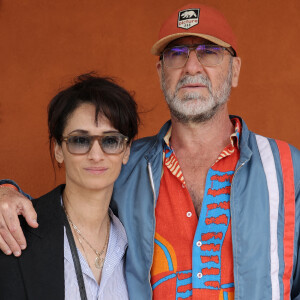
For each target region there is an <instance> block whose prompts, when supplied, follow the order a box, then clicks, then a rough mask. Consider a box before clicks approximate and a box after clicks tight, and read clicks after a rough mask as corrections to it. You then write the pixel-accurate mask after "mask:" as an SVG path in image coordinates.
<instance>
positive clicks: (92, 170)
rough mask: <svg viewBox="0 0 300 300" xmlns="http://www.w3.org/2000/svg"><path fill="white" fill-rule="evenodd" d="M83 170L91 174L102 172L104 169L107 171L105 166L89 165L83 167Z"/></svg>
mask: <svg viewBox="0 0 300 300" xmlns="http://www.w3.org/2000/svg"><path fill="white" fill-rule="evenodd" d="M84 170H86V171H87V172H89V173H91V174H96V175H98V174H102V173H104V172H105V171H107V168H104V167H89V168H84Z"/></svg>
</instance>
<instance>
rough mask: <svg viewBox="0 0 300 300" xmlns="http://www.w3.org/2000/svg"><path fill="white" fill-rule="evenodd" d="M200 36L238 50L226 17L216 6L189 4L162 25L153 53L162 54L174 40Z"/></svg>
mask: <svg viewBox="0 0 300 300" xmlns="http://www.w3.org/2000/svg"><path fill="white" fill-rule="evenodd" d="M184 36H198V37H202V38H204V39H206V40H208V41H211V42H213V43H215V44H217V45H220V46H223V47H232V48H233V49H234V51H235V52H237V44H236V37H235V35H234V33H233V31H232V29H231V27H230V25H229V24H228V22H227V20H226V19H225V17H224V16H223V15H222V14H221V13H220V12H219V11H217V10H216V9H215V8H212V7H209V6H206V5H202V4H187V5H185V6H183V7H181V8H179V9H178V10H176V12H174V13H173V14H172V15H171V16H170V17H169V18H168V19H167V20H166V21H165V22H164V24H163V25H162V26H161V28H160V31H159V36H158V41H157V42H156V43H155V44H154V45H153V46H152V49H151V53H152V54H154V55H160V54H161V52H162V51H163V50H164V49H165V47H166V46H167V45H168V44H169V43H170V42H171V41H173V40H176V39H178V38H181V37H184Z"/></svg>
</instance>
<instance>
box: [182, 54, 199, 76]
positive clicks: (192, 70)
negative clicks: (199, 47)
mask: <svg viewBox="0 0 300 300" xmlns="http://www.w3.org/2000/svg"><path fill="white" fill-rule="evenodd" d="M203 70H204V69H203V66H202V65H201V63H200V61H199V59H198V57H197V54H196V51H195V50H191V51H190V55H189V57H188V60H187V62H186V64H185V66H184V72H185V74H189V75H196V74H198V73H202V72H203Z"/></svg>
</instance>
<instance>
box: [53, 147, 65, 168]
mask: <svg viewBox="0 0 300 300" xmlns="http://www.w3.org/2000/svg"><path fill="white" fill-rule="evenodd" d="M54 156H55V159H56V161H57V162H58V163H59V164H62V163H63V162H64V154H63V151H62V148H61V145H58V143H57V142H54Z"/></svg>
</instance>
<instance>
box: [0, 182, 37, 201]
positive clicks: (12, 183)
mask: <svg viewBox="0 0 300 300" xmlns="http://www.w3.org/2000/svg"><path fill="white" fill-rule="evenodd" d="M2 184H11V185H13V186H15V187H16V188H17V190H18V191H19V193H21V194H22V195H24V196H25V197H26V198H28V199H29V200H32V199H33V198H32V197H31V196H30V195H28V194H26V193H24V192H23V191H22V190H21V188H20V187H19V186H18V185H17V183H16V182H14V181H13V180H11V179H1V180H0V185H2Z"/></svg>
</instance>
